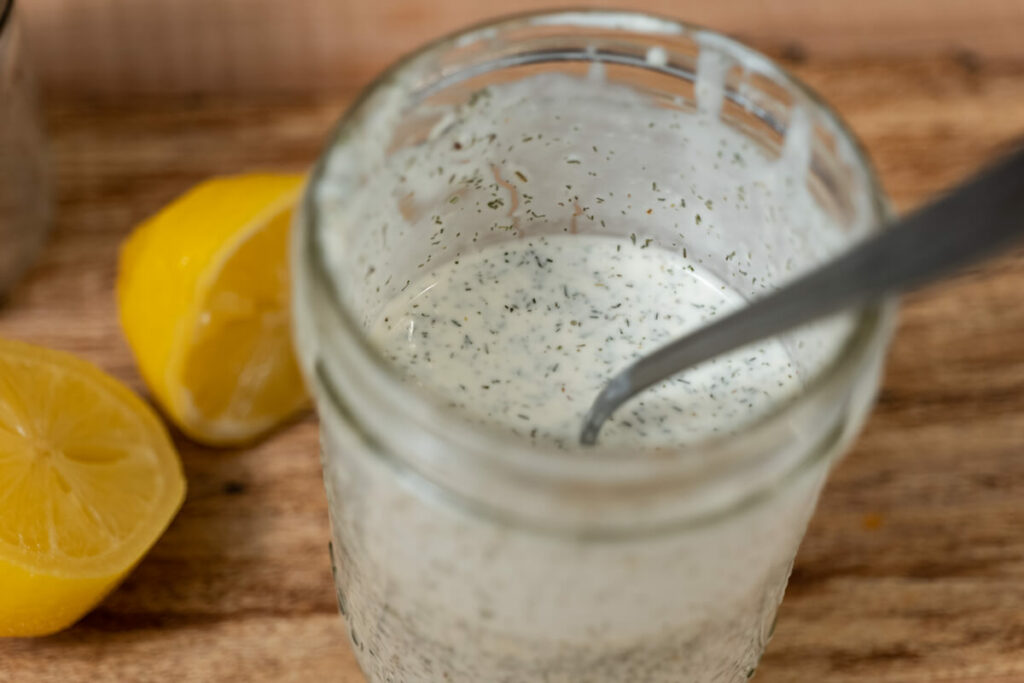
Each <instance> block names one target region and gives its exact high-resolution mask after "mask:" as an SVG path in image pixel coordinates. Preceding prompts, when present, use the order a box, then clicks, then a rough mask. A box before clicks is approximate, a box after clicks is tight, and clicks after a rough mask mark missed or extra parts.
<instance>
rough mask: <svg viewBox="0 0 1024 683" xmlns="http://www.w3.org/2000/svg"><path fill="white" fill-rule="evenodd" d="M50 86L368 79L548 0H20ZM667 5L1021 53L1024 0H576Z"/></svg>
mask: <svg viewBox="0 0 1024 683" xmlns="http://www.w3.org/2000/svg"><path fill="white" fill-rule="evenodd" d="M19 2H20V3H21V4H22V5H23V9H24V14H25V19H26V22H27V25H28V28H29V30H30V34H31V37H32V38H33V41H32V43H33V45H34V47H35V49H34V50H33V53H34V56H35V57H36V61H37V64H38V67H39V71H40V73H41V75H42V77H43V81H44V83H45V84H46V85H47V87H48V88H50V89H51V90H52V91H58V92H62V93H66V92H79V93H82V92H85V93H96V92H104V93H140V92H142V93H168V92H177V93H185V92H205V93H223V92H309V91H323V90H328V89H338V88H345V87H351V86H352V85H361V84H363V83H364V82H365V79H366V78H367V77H368V76H369V75H370V74H373V73H376V72H377V71H379V70H380V69H381V68H382V67H383V66H384V65H386V64H388V63H389V62H391V61H393V60H394V59H396V58H397V57H398V56H399V55H401V54H403V53H404V52H406V51H408V50H409V49H411V48H412V47H414V46H416V45H420V44H422V43H424V42H425V41H427V40H430V39H433V38H435V37H436V36H439V35H442V34H445V33H448V32H450V31H454V30H456V29H458V28H461V27H463V26H465V25H467V24H468V23H471V22H478V21H483V20H485V19H490V18H493V17H495V16H497V15H500V14H507V13H511V12H522V11H527V10H539V9H544V8H547V7H550V6H551V5H552V3H551V2H550V1H549V0H506V1H505V2H502V3H499V4H497V5H495V4H489V3H484V2H478V1H477V0H445V1H444V2H436V1H435V0H373V1H372V2H368V1H366V0H341V1H338V0H289V1H288V2H281V1H280V0H212V1H211V0H19ZM554 4H555V5H556V6H577V7H578V6H598V7H620V8H627V9H636V10H643V11H648V12H656V13H659V14H665V15H669V16H675V17H679V18H682V19H686V20H688V21H691V22H695V23H698V24H703V25H706V26H710V27H713V28H715V29H717V30H720V31H723V32H725V33H729V34H732V35H736V36H738V37H740V38H742V39H744V40H745V41H747V42H750V43H752V44H753V45H755V46H757V47H759V48H762V49H765V50H768V51H771V52H781V51H786V52H792V53H803V54H808V55H810V56H812V57H815V58H819V57H824V58H843V59H845V58H849V57H851V56H856V55H870V56H876V57H877V56H880V55H902V56H911V55H916V56H934V55H944V54H950V53H958V54H976V55H979V56H980V57H982V58H985V59H1002V60H1008V61H1018V62H1019V61H1021V60H1024V40H1021V37H1020V36H1021V32H1022V30H1024V3H1022V2H1021V1H1020V0H971V1H970V2H965V1H964V0H897V1H896V2H893V1H892V0H857V1H856V2H822V1H821V0H785V2H765V1H763V0H762V1H760V2H750V0H715V1H707V0H682V1H680V0H567V1H565V2H559V3H554Z"/></svg>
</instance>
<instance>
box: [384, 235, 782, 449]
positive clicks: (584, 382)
mask: <svg viewBox="0 0 1024 683" xmlns="http://www.w3.org/2000/svg"><path fill="white" fill-rule="evenodd" d="M742 305H743V300H742V298H741V297H740V296H739V295H738V294H737V293H736V292H734V291H733V290H731V289H729V288H728V287H727V286H726V285H724V284H723V283H722V282H721V281H719V280H718V279H716V278H715V277H714V276H713V275H712V274H711V273H709V272H707V271H704V270H702V269H699V268H697V267H696V266H694V265H693V263H691V262H690V261H689V260H688V259H687V258H686V257H685V256H683V254H682V253H673V252H669V251H667V250H664V249H659V248H657V247H654V246H652V245H651V244H649V243H648V242H644V241H637V240H635V239H621V238H617V237H603V236H596V235H565V234H563V235H548V236H545V235H539V236H536V237H529V238H522V239H518V240H514V241H510V242H504V243H501V244H495V245H492V246H489V247H486V248H484V249H483V250H480V251H477V252H472V253H470V254H466V255H464V256H462V257H460V258H458V259H455V260H453V261H449V262H448V263H446V264H444V265H443V266H441V267H440V268H438V269H436V270H434V271H432V272H430V273H428V274H426V275H425V276H423V277H422V278H421V279H419V280H418V281H416V282H413V283H412V284H411V285H410V286H409V287H407V288H406V289H405V290H404V292H403V293H402V294H401V295H400V296H399V297H397V298H395V299H393V300H392V301H391V302H389V303H388V305H387V306H386V307H385V308H384V310H383V312H382V314H381V315H380V317H379V319H378V320H377V323H376V325H375V326H374V328H373V331H372V337H373V338H374V340H375V341H376V342H377V343H378V344H379V345H380V347H381V348H382V349H383V350H384V353H385V354H386V356H387V357H388V358H390V359H391V360H393V361H394V362H395V363H397V364H398V365H399V366H400V367H401V368H402V369H403V370H404V371H405V372H406V373H407V374H408V375H409V376H410V378H412V379H413V380H414V381H416V382H418V383H420V384H421V385H423V386H424V387H427V388H428V389H430V390H431V391H433V392H435V393H436V394H438V395H439V396H440V397H441V398H442V399H443V400H444V401H446V403H447V404H448V405H449V406H450V407H451V408H452V409H454V410H457V411H459V412H460V413H462V414H463V415H465V416H466V417H467V418H468V419H471V420H474V421H477V422H479V423H482V424H485V425H487V426H489V427H492V428H495V429H500V430H507V431H509V432H512V433H514V434H517V435H520V436H524V437H527V438H530V439H535V440H540V441H546V442H550V443H554V444H556V445H559V446H561V447H567V446H570V445H572V444H574V443H575V441H576V439H577V438H578V434H579V430H580V427H581V424H582V419H583V415H584V413H585V412H586V410H587V408H589V406H590V403H591V402H592V401H593V399H594V397H595V396H596V395H597V393H598V392H599V391H600V389H601V388H602V387H603V386H604V384H605V383H606V382H607V381H608V380H609V379H610V378H611V376H612V375H613V374H615V372H617V371H618V370H620V369H621V368H623V367H624V366H626V365H627V364H628V363H629V362H630V361H632V360H634V359H636V358H639V357H640V356H642V355H644V354H646V353H650V352H651V351H653V350H654V349H656V348H658V347H659V346H662V345H664V344H666V343H668V342H669V341H671V340H672V339H674V338H675V337H678V336H680V335H682V334H685V333H686V332H688V331H691V330H693V329H696V328H698V327H700V326H702V325H705V324H707V323H708V321H710V320H711V319H712V318H714V317H715V316H716V315H721V314H722V313H723V312H725V311H729V310H732V309H735V308H738V307H740V306H742ZM797 386H798V383H797V381H796V380H795V379H794V373H793V370H792V367H791V363H790V361H789V358H788V356H787V354H786V352H785V350H784V349H783V347H782V345H781V344H779V343H778V342H775V341H769V342H766V343H763V344H760V345H757V346H755V347H751V348H747V349H742V350H740V351H739V352H736V353H732V354H728V355H725V356H722V357H720V358H717V359H714V360H712V361H710V362H708V363H705V364H703V365H701V366H699V367H697V368H694V369H692V370H690V371H687V372H684V373H681V374H680V375H677V376H676V377H674V378H672V379H670V380H669V381H667V382H664V383H662V384H661V385H659V386H657V387H652V388H651V389H650V390H648V391H647V392H645V393H644V394H643V395H641V396H639V397H637V398H636V399H634V400H633V401H632V402H630V403H628V404H627V405H625V406H623V407H622V408H621V409H620V410H619V411H618V412H617V413H616V414H615V415H614V416H613V417H612V419H611V420H610V422H609V423H608V424H607V425H606V427H605V429H604V430H603V432H602V435H601V440H602V443H603V444H605V445H610V444H620V445H623V446H625V445H640V444H643V445H668V444H680V443H686V442H690V441H694V440H696V439H699V438H701V437H706V436H711V435H714V434H716V433H722V432H724V433H728V432H732V431H734V430H736V429H738V428H740V427H742V426H743V425H744V424H747V423H749V421H750V420H751V419H753V418H755V417H757V416H758V415H760V414H763V413H764V411H765V410H767V409H769V408H770V407H771V405H772V403H773V401H776V400H778V399H779V397H780V396H783V395H789V394H790V393H791V392H793V391H795V390H796V388H797Z"/></svg>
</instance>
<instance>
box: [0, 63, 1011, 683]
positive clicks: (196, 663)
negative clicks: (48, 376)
mask: <svg viewBox="0 0 1024 683" xmlns="http://www.w3.org/2000/svg"><path fill="white" fill-rule="evenodd" d="M792 66H793V67H794V68H795V69H796V70H797V71H798V73H799V75H801V76H802V77H803V78H805V79H806V80H808V81H809V82H810V83H812V84H813V85H815V86H817V87H818V88H819V89H820V90H821V91H822V92H823V93H824V94H825V95H826V96H827V97H828V98H829V99H830V100H831V101H833V102H834V103H836V104H837V106H838V107H839V109H840V110H841V111H843V112H844V113H845V114H846V115H847V116H848V118H849V120H850V121H851V122H852V124H853V126H854V128H855V129H856V130H857V132H858V133H859V134H860V135H861V136H862V138H863V139H864V140H865V142H866V144H867V146H868V148H869V150H870V152H871V154H872V155H873V157H874V159H875V160H876V162H877V166H878V168H879V169H880V171H881V174H882V177H883V180H884V182H885V184H886V186H887V187H888V189H889V190H890V192H891V194H892V196H893V197H894V199H895V201H896V203H897V204H898V205H899V206H901V207H904V208H905V207H909V206H911V205H913V204H915V203H916V202H919V201H921V200H922V199H923V198H924V197H926V196H928V195H929V194H931V193H932V192H935V191H937V190H939V189H940V188H941V187H943V186H944V185H946V184H948V183H950V182H952V181H953V180H954V179H956V178H958V177H959V176H961V175H962V174H964V173H966V172H968V171H969V170H970V169H972V168H973V167H975V166H977V165H978V164H980V163H982V162H983V160H984V159H985V158H986V157H987V156H988V155H989V154H991V153H992V152H993V151H994V150H996V149H998V148H999V147H1000V146H1001V145H1002V144H1003V143H1004V141H1005V140H1006V139H1007V138H1009V137H1011V136H1013V135H1015V134H1020V132H1021V129H1022V128H1024V66H1014V65H1012V64H1007V63H1005V62H999V63H994V62H989V61H987V60H985V59H967V60H965V59H963V58H954V57H946V58H942V59H914V58H907V59H884V60H883V59H874V58H858V59H850V60H839V61H835V60H831V61H824V62H822V61H818V60H815V59H810V60H808V61H805V62H800V63H793V64H792ZM350 95H351V93H350V92H342V93H340V94H338V95H336V96H331V97H323V96H319V97H316V96H307V97H287V98H277V97H275V98H262V99H258V98H257V99H254V98H248V99H241V100H235V99H228V98H225V97H199V98H195V97H163V98H158V99H146V98H133V99H131V100H121V101H106V102H104V101H95V100H94V101H87V100H78V101H63V102H60V101H57V102H52V103H51V106H50V107H49V111H50V115H49V123H50V127H51V130H52V135H53V140H54V153H55V156H56V158H57V161H58V162H59V166H58V168H59V188H60V206H59V218H58V225H57V229H56V233H55V235H54V237H53V239H52V240H51V243H50V245H49V249H48V250H47V252H46V253H45V255H44V258H43V260H42V262H41V263H40V264H39V266H38V267H37V268H36V269H35V270H34V272H33V273H32V275H31V277H30V278H29V280H28V281H27V282H25V283H24V284H23V286H21V287H20V288H19V289H17V290H16V291H15V292H14V294H13V295H12V297H11V299H10V301H9V302H8V305H7V306H6V307H5V308H3V309H0V335H5V336H11V337H17V338H21V339H26V340H30V341H33V342H38V343H42V344H46V345H49V346H54V347H58V348H63V349H68V350H71V351H74V352H75V353H79V354H81V355H83V356H85V357H87V358H89V359H91V360H93V361H95V362H96V363H98V364H99V365H100V366H102V367H104V368H105V369H107V370H109V371H110V372H112V373H113V374H115V375H116V376H118V377H120V378H122V379H124V380H125V381H127V382H128V383H129V384H130V385H131V386H132V387H134V388H136V389H138V390H140V391H141V390H142V385H141V383H140V380H139V377H138V375H137V373H136V371H135V368H134V366H133V364H132V362H131V359H130V357H129V354H128V350H127V348H126V347H125V344H124V342H123V340H122V338H121V335H120V334H119V331H118V328H117V323H116V318H115V310H114V302H113V297H112V286H113V282H114V274H115V257H116V249H117V244H118V241H119V240H120V239H121V238H122V237H123V236H124V235H125V234H126V232H127V231H128V230H129V229H130V228H131V226H132V225H134V224H135V223H137V222H138V221H139V220H141V219H142V218H144V217H146V216H147V215H149V214H150V213H152V212H153V211H155V210H156V209H157V208H159V207H160V206H161V205H162V204H164V203H166V202H167V201H168V200H170V199H171V198H173V197H174V196H175V195H177V194H179V193H180V192H182V191H183V190H185V189H186V188H188V187H189V186H190V185H192V184H194V183H196V182H198V181H199V180H201V179H203V178H205V177H207V176H209V175H211V174H215V173H225V172H231V171H237V170H247V169H266V168H276V169H301V168H304V167H306V166H307V165H308V164H309V163H310V162H311V161H312V160H313V158H314V157H315V155H316V152H317V149H318V148H319V146H320V144H321V141H322V139H323V137H324V135H325V133H326V130H327V128H328V126H329V125H330V124H331V122H332V121H333V119H334V118H335V117H336V116H337V114H338V113H339V112H340V110H341V107H342V106H343V104H344V102H345V101H346V100H347V98H348V97H349V96H350ZM1021 291H1024V253H1018V254H1015V255H1012V256H1010V257H1006V258H1003V259H1002V260H1000V261H998V262H995V263H993V264H990V265H987V266H985V267H983V268H979V269H975V270H973V271H971V272H970V273H968V274H966V275H964V276H962V277H960V278H958V279H957V280H955V281H951V282H949V283H946V284H943V285H941V286H938V287H934V288H931V289H929V290H926V291H924V292H922V293H920V294H917V295H914V296H912V297H910V298H908V300H907V302H906V306H905V308H904V310H903V314H902V324H901V327H900V330H899V333H898V336H897V338H896V341H895V343H894V345H893V349H892V353H891V356H890V362H889V367H888V373H887V377H886V381H885V386H884V389H883V392H882V395H881V399H880V402H879V405H878V408H877V410H876V411H875V413H874V416H873V417H872V419H871V421H870V423H869V425H868V427H867V430H866V432H865V433H864V435H863V436H862V437H861V438H860V439H859V441H858V442H857V444H856V446H855V448H854V449H853V452H851V453H850V454H849V455H848V456H847V458H846V459H845V460H844V461H843V462H842V463H841V464H840V465H839V467H838V468H837V470H836V472H835V474H834V476H833V477H832V479H831V482H830V484H829V486H828V488H827V491H826V492H825V494H824V496H823V498H822V501H821V504H820V507H819V510H818V513H817V515H816V516H815V518H814V520H813V522H812V524H811V528H810V530H809V532H808V535H807V539H806V541H805V543H804V545H803V547H802V548H801V551H800V554H799V556H798V559H797V564H796V568H795V570H794V574H793V579H792V582H791V585H790V590H789V593H788V596H787V598H786V601H785V602H784V604H783V608H782V611H781V613H780V618H779V624H778V629H777V631H776V635H775V637H774V639H773V641H772V642H771V644H770V646H769V649H768V652H767V654H766V656H765V658H764V661H763V663H762V667H761V670H760V671H759V673H758V675H757V678H756V680H757V681H760V682H761V683H805V682H806V683H818V682H820V681H829V682H834V683H846V682H853V681H880V682H882V683H922V682H924V681H943V682H946V683H953V682H960V683H967V682H971V683H1011V682H1014V681H1024V503H1022V500H1024V305H1022V303H1021V294H1020V293H1021ZM177 442H178V445H179V447H180V449H181V451H182V454H183V457H184V461H185V467H186V473H187V476H188V479H189V484H190V489H189V495H188V499H187V501H186V503H185V506H184V507H183V509H182V511H181V513H180V514H179V516H178V518H177V519H176V520H175V522H174V523H173V524H172V526H171V528H170V530H169V531H168V532H167V534H166V535H165V536H164V537H163V538H162V539H161V540H160V542H159V543H158V544H157V546H156V547H155V548H154V550H153V551H152V552H151V553H150V554H149V556H148V557H147V558H146V559H145V560H144V561H143V563H142V564H141V565H140V567H139V568H138V569H137V570H136V571H135V572H134V573H133V574H132V575H131V577H130V578H129V579H128V581H127V582H126V583H125V584H124V585H123V586H122V587H121V588H120V589H119V590H118V591H116V592H115V593H114V594H113V595H111V596H110V598H109V599H108V600H107V601H106V602H105V603H104V604H103V605H101V606H100V608H98V609H97V610H96V611H95V612H94V613H92V614H91V615H90V616H88V617H87V618H86V619H84V620H83V621H82V622H81V623H80V624H78V625H77V626H75V627H74V628H72V629H71V630H69V631H67V632H65V633H63V634H60V635H58V636H54V637H51V638H45V639H41V640H32V641H28V640H22V641H3V642H0V681H2V682H3V683H7V682H8V681H11V682H13V681H19V682H20V681H45V682H49V681H62V682H69V683H76V682H79V681H81V682H83V683H84V682H85V681H95V680H118V681H169V680H175V681H279V680H294V681H310V680H337V681H343V682H351V683H357V682H358V681H361V680H362V678H361V675H360V674H359V673H358V670H357V667H356V665H355V662H354V659H353V657H352V654H351V651H350V649H349V645H348V641H347V639H346V636H345V635H344V631H343V628H342V624H341V620H340V619H339V618H338V617H337V616H336V613H335V605H334V597H333V590H332V584H331V577H330V570H329V565H328V558H327V553H326V545H327V538H328V532H327V519H326V505H325V501H324V496H323V493H322V491H323V489H322V484H321V480H320V473H319V465H318V459H317V446H316V433H315V422H314V420H313V418H311V417H310V418H306V419H304V420H302V421H300V422H299V423H298V424H295V425H292V426H291V427H289V428H288V429H285V430H283V431H281V432H280V433H279V434H278V435H276V436H275V437H273V438H272V439H270V440H268V441H267V442H265V443H263V444H262V445H260V446H258V447H256V448H253V449H250V450H240V451H211V450H207V449H203V448H200V447H198V446H195V445H193V444H191V443H189V442H188V441H186V440H184V439H182V438H180V437H179V438H178V439H177ZM481 683H486V682H481Z"/></svg>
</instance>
